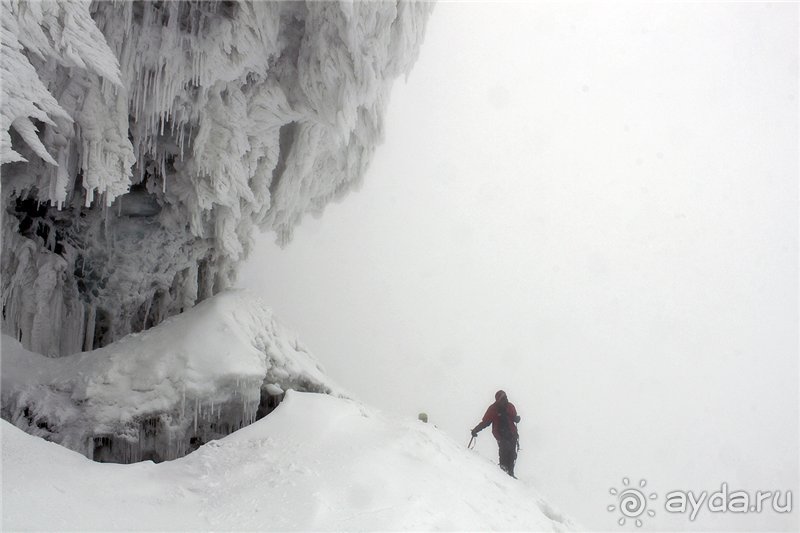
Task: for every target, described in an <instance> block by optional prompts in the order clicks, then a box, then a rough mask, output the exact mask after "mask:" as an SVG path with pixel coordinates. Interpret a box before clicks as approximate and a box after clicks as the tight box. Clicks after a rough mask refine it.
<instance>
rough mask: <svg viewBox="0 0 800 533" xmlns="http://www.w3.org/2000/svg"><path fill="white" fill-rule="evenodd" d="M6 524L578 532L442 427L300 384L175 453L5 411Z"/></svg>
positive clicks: (25, 526) (30, 527)
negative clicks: (22, 420) (268, 406)
mask: <svg viewBox="0 0 800 533" xmlns="http://www.w3.org/2000/svg"><path fill="white" fill-rule="evenodd" d="M0 429H1V430H2V457H3V474H2V476H3V483H2V495H3V518H2V526H3V529H4V530H13V531H20V530H40V531H65V530H77V531H89V530H103V531H113V530H127V531H133V530H137V531H141V530H161V531H167V530H170V531H173V530H180V531H207V530H214V531H221V530H222V531H224V530H228V531H230V530H233V531H264V530H271V531H288V530H300V531H332V530H335V531H396V530H408V531H430V530H444V531H489V530H491V531H504V530H505V531H508V530H513V531H568V530H573V529H575V526H574V524H573V523H572V522H571V521H570V520H569V518H567V517H565V516H563V515H561V514H560V513H558V512H556V511H555V510H554V509H553V508H552V507H551V506H550V505H548V504H547V502H546V501H545V500H544V499H543V498H542V497H541V496H540V495H539V494H538V493H537V492H536V491H535V490H534V489H533V488H532V487H531V486H530V485H528V484H527V483H526V482H525V481H524V480H515V479H512V478H510V477H508V476H507V475H505V474H504V473H503V472H501V471H500V469H499V468H497V466H496V465H494V464H492V463H491V462H489V461H487V460H485V459H483V458H482V457H481V456H479V455H478V454H476V453H474V452H471V451H469V450H467V449H466V448H465V447H464V445H463V444H462V445H458V444H456V443H454V442H453V441H452V440H451V439H449V438H448V437H447V436H445V435H444V434H443V433H442V432H440V431H439V430H437V429H436V428H435V427H433V426H431V425H429V424H424V423H422V422H419V421H417V420H415V419H411V418H409V419H395V418H389V417H387V416H385V415H383V414H381V413H379V412H376V411H374V410H371V409H369V408H367V407H365V406H363V405H360V404H358V403H356V402H353V401H350V400H344V399H340V398H335V397H332V396H327V395H319V394H301V393H296V392H293V391H290V392H289V393H288V394H287V397H286V399H285V401H284V402H283V403H282V404H281V405H280V406H279V407H278V408H277V409H276V410H275V411H274V412H273V413H272V414H270V416H268V417H266V418H264V419H263V420H260V421H258V422H256V423H255V424H253V425H251V426H248V427H247V428H245V429H243V430H240V431H237V432H236V433H234V434H233V435H230V436H228V437H226V438H224V439H221V440H216V441H213V442H209V443H207V444H206V445H204V446H202V447H201V448H200V449H199V450H198V451H197V452H195V453H193V454H191V455H188V456H186V457H184V458H182V459H178V460H176V461H171V462H166V463H160V464H153V463H150V462H144V463H137V464H133V465H112V464H99V463H92V462H91V461H88V460H87V459H86V458H84V457H82V456H80V455H78V454H76V453H74V452H71V451H69V450H66V449H64V448H62V447H59V446H57V445H55V444H52V443H49V442H45V441H43V440H42V439H39V438H37V437H33V436H30V435H26V434H25V433H23V432H21V431H19V430H18V429H17V428H14V427H13V426H11V425H9V424H8V423H6V422H2V425H1V426H0Z"/></svg>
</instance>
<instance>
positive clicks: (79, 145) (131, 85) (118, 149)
mask: <svg viewBox="0 0 800 533" xmlns="http://www.w3.org/2000/svg"><path fill="white" fill-rule="evenodd" d="M430 9H431V6H430V5H429V4H425V3H394V2H308V3H304V2H261V1H252V2H250V1H243V2H152V3H151V2H96V3H93V4H91V7H90V5H89V4H88V3H84V2H63V1H41V2H40V1H36V2H26V1H19V0H16V1H8V2H2V13H1V14H0V15H2V16H0V19H2V47H3V53H2V65H1V66H2V77H3V84H2V86H3V88H2V90H3V95H2V96H3V110H2V115H1V118H2V127H0V132H2V133H1V134H0V148H1V149H2V150H0V157H1V158H2V159H1V160H2V162H3V163H4V164H3V167H2V174H3V177H2V180H3V181H2V195H3V196H2V197H3V200H4V215H3V224H2V231H3V247H4V253H3V258H2V298H3V316H2V321H3V330H4V332H5V333H7V334H9V335H11V336H12V337H15V338H16V339H17V340H19V341H20V342H21V343H22V344H23V345H24V346H25V347H26V348H28V349H30V350H32V351H35V352H38V353H42V354H45V355H48V356H58V355H66V354H72V353H75V352H79V351H81V350H91V349H93V348H100V347H102V346H106V345H108V344H109V343H112V342H113V341H115V340H117V339H120V338H122V337H124V336H125V335H127V334H128V333H131V332H137V331H142V330H145V329H148V328H150V327H152V326H154V325H156V324H158V323H160V322H162V321H163V320H164V319H166V318H167V317H169V316H172V315H175V314H177V313H180V312H181V311H183V310H185V309H189V308H191V307H192V306H193V305H194V304H195V303H196V302H198V301H201V300H203V299H205V298H208V297H209V296H211V295H213V294H216V293H217V292H219V291H221V290H223V289H225V288H227V287H229V286H231V284H232V282H233V280H234V278H235V274H236V267H237V264H238V263H239V262H240V261H241V260H242V259H243V258H244V257H245V256H246V255H247V253H248V251H249V248H250V246H251V244H250V241H251V239H252V233H253V231H254V230H255V228H257V227H258V228H262V229H271V230H274V231H276V232H277V234H278V236H279V239H280V240H282V241H286V240H288V239H289V238H290V237H291V232H292V227H293V226H294V225H295V224H296V223H297V222H298V221H299V220H300V218H301V217H302V216H303V214H304V213H307V212H310V211H314V212H318V211H320V210H321V209H322V208H323V207H324V206H325V204H326V203H328V202H329V201H330V200H331V199H333V198H337V197H341V196H342V195H344V194H345V193H346V192H347V191H348V190H350V189H351V188H352V187H353V186H354V185H357V184H358V183H359V181H360V180H361V178H362V176H363V174H364V171H365V169H366V167H367V165H368V163H369V161H370V159H371V157H372V153H373V150H374V149H375V146H376V144H377V143H378V142H379V141H380V139H381V136H382V131H383V124H382V116H383V111H384V108H385V105H386V102H387V99H388V94H389V89H390V87H391V84H392V82H393V80H394V79H395V78H397V77H398V76H399V75H401V74H402V73H405V72H407V71H408V70H409V69H410V67H411V65H412V64H413V62H414V60H415V58H416V55H417V52H418V48H419V45H420V42H421V40H422V35H423V32H424V28H425V22H426V20H427V16H428V14H429V12H430Z"/></svg>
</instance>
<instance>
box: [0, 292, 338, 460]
mask: <svg viewBox="0 0 800 533" xmlns="http://www.w3.org/2000/svg"><path fill="white" fill-rule="evenodd" d="M2 340H3V350H2V353H0V375H2V384H1V385H2V387H0V392H1V393H2V417H3V418H4V419H6V420H8V421H10V422H12V423H13V424H14V425H16V426H17V427H19V428H21V429H24V430H25V431H26V432H28V433H30V434H32V435H37V436H39V437H43V438H45V439H47V440H50V441H53V442H57V443H59V444H61V445H63V446H66V447H67V448H70V449H72V450H75V451H77V452H79V453H82V454H83V455H85V456H87V457H88V458H90V459H94V460H96V461H101V462H115V463H131V462H137V461H142V460H152V461H155V462H160V461H164V460H170V459H176V458H178V457H182V456H183V455H186V454H187V453H189V452H191V451H193V450H195V449H197V448H198V447H199V446H201V445H202V444H204V443H206V442H209V441H211V440H214V439H219V438H222V437H224V436H225V435H228V434H230V433H232V432H233V431H236V430H237V429H240V428H242V427H244V426H246V425H248V424H251V423H252V422H254V421H255V420H257V419H260V418H263V417H264V416H266V415H267V414H268V413H270V412H271V411H272V410H273V409H274V408H275V407H276V406H277V405H278V404H279V403H280V402H281V401H282V400H283V396H284V394H285V391H287V390H289V389H292V390H296V391H306V392H318V393H328V394H340V393H341V390H340V389H339V388H338V387H337V386H336V385H335V384H332V383H331V382H330V380H329V379H328V378H327V377H326V376H325V375H324V373H323V371H322V369H321V367H320V366H319V364H318V363H317V361H316V359H314V357H313V356H312V355H311V354H310V353H309V352H308V350H306V348H305V347H304V346H303V345H302V343H300V341H299V340H298V339H297V337H296V336H295V335H294V334H293V333H292V332H290V331H289V330H287V329H286V328H284V327H283V326H282V325H281V324H280V323H279V322H278V321H277V320H276V319H275V318H274V316H273V314H272V311H271V310H270V309H269V308H267V307H266V306H265V305H264V303H263V302H262V301H261V300H260V299H258V298H257V297H253V296H250V295H248V294H246V293H245V292H244V291H223V292H222V293H220V294H217V295H215V296H213V297H211V298H208V299H207V300H205V301H203V302H202V303H200V304H198V305H197V306H195V307H194V308H192V309H190V310H188V311H186V312H184V313H181V314H180V315H177V316H174V317H170V318H168V319H167V320H165V321H164V322H162V323H161V324H159V325H158V326H155V327H153V328H151V329H149V330H147V331H145V332H142V333H132V334H130V335H128V336H126V337H124V338H122V339H120V340H119V341H116V342H114V343H111V344H109V345H108V346H105V347H103V348H98V349H97V350H92V351H89V352H82V353H77V354H73V355H68V356H64V357H57V358H49V357H45V356H43V355H40V354H36V353H31V352H29V351H27V350H25V349H24V348H23V347H22V345H21V344H20V343H19V342H17V341H15V340H14V339H12V338H9V337H7V336H4V337H3V339H2Z"/></svg>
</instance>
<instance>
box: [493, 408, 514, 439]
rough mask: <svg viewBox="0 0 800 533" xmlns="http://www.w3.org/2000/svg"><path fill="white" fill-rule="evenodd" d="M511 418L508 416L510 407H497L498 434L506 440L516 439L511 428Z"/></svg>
mask: <svg viewBox="0 0 800 533" xmlns="http://www.w3.org/2000/svg"><path fill="white" fill-rule="evenodd" d="M511 424H512V421H511V416H509V414H508V405H502V406H501V405H498V406H497V432H498V433H499V434H500V436H501V437H502V438H503V439H504V440H512V439H514V431H513V428H512V427H511Z"/></svg>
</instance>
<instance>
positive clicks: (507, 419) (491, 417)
mask: <svg viewBox="0 0 800 533" xmlns="http://www.w3.org/2000/svg"><path fill="white" fill-rule="evenodd" d="M504 407H505V413H504V412H503V408H504ZM503 415H505V416H503ZM516 421H517V409H516V408H515V407H514V404H513V403H511V402H506V404H505V406H503V405H502V404H500V405H498V403H497V402H494V403H493V404H492V405H490V406H489V408H488V409H487V410H486V414H485V415H483V421H482V422H481V423H480V424H479V425H478V427H480V428H481V429H483V428H485V427H486V426H488V425H489V424H491V425H492V435H494V438H496V439H497V440H501V439H503V438H504V437H505V435H504V433H505V432H506V431H508V432H509V435H510V436H511V437H513V438H514V439H517V438H518V436H519V434H518V433H517V424H515V422H516ZM504 430H506V431H504Z"/></svg>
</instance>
